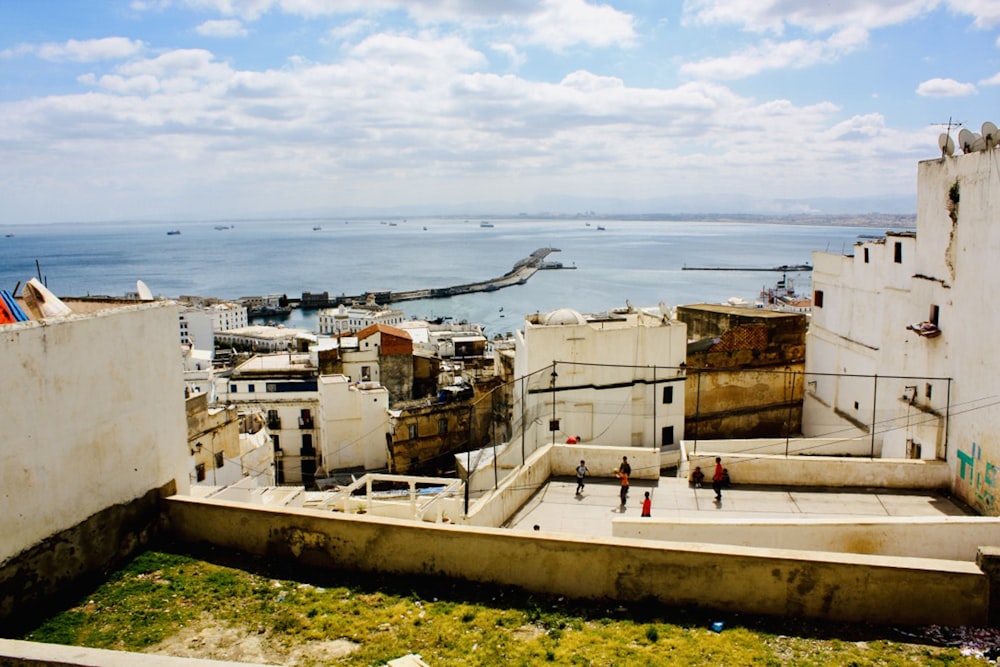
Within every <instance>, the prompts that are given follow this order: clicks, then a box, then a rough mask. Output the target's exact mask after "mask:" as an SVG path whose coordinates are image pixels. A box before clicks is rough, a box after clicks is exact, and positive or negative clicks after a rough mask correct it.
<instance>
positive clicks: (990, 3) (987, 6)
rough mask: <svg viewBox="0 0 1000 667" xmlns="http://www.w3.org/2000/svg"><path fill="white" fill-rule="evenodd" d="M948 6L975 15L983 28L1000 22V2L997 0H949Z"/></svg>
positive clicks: (978, 23) (977, 22)
mask: <svg viewBox="0 0 1000 667" xmlns="http://www.w3.org/2000/svg"><path fill="white" fill-rule="evenodd" d="M948 6H949V7H950V8H951V9H952V11H954V12H957V13H959V14H967V15H969V16H971V17H973V19H975V25H976V27H977V28H979V29H981V30H986V29H989V28H992V27H994V26H996V25H998V24H1000V3H997V2H996V1H995V0H948Z"/></svg>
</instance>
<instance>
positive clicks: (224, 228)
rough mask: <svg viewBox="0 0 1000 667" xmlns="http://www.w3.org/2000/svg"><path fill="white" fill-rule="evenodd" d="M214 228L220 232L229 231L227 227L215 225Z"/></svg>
mask: <svg viewBox="0 0 1000 667" xmlns="http://www.w3.org/2000/svg"><path fill="white" fill-rule="evenodd" d="M215 228H216V229H217V230H218V231H220V232H221V231H223V230H226V229H229V225H216V226H215Z"/></svg>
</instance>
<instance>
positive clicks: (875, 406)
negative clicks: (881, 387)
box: [868, 373, 878, 459]
mask: <svg viewBox="0 0 1000 667" xmlns="http://www.w3.org/2000/svg"><path fill="white" fill-rule="evenodd" d="M877 410H878V373H876V374H875V376H874V378H873V382H872V450H871V453H870V454H869V455H868V458H870V459H873V458H875V413H876V412H877Z"/></svg>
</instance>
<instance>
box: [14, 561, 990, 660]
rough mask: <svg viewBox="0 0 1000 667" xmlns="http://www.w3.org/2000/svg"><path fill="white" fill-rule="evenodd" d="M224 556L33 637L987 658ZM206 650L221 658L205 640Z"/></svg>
mask: <svg viewBox="0 0 1000 667" xmlns="http://www.w3.org/2000/svg"><path fill="white" fill-rule="evenodd" d="M207 555H208V556H212V554H207ZM215 556H218V554H215ZM213 560H214V561H215V562H213ZM219 561H223V562H225V559H224V558H220V557H215V558H213V559H212V560H197V559H195V558H192V557H190V556H187V555H182V554H172V553H166V552H147V553H144V554H142V555H140V556H138V557H137V558H136V559H134V560H133V561H132V562H130V563H129V564H128V565H127V566H126V567H124V568H123V569H122V570H120V571H119V572H117V573H115V574H114V575H113V576H112V577H111V578H110V579H109V580H108V581H107V582H105V583H104V584H103V585H102V586H101V587H100V588H98V589H97V590H96V591H94V592H93V593H92V594H91V595H88V596H87V597H86V599H84V600H81V601H79V603H78V604H77V605H76V606H74V607H73V608H71V609H67V610H65V611H63V612H62V613H59V614H57V615H56V616H54V617H52V618H50V619H49V620H47V621H46V622H45V623H43V624H42V625H41V626H40V627H38V628H37V629H35V630H34V631H33V632H31V633H30V634H29V635H28V636H27V637H25V638H26V639H31V640H34V641H41V642H51V643H58V644H70V645H80V646H92V647H98V648H110V649H118V650H129V651H140V650H149V649H150V648H151V647H153V648H154V649H155V650H157V651H164V650H166V648H165V647H166V646H167V644H165V643H163V642H164V640H168V639H170V638H172V637H175V636H178V635H179V634H180V633H181V632H182V631H183V630H184V629H185V628H200V629H201V630H200V631H201V633H202V634H200V635H199V637H202V636H204V633H206V632H209V631H210V630H212V629H216V628H220V629H222V628H224V629H230V630H231V631H233V632H236V633H237V634H242V635H244V636H250V635H254V636H256V637H258V638H259V639H260V641H261V642H262V643H265V644H267V645H268V646H269V647H270V649H271V650H272V651H273V652H274V656H275V658H274V659H275V660H276V661H281V659H282V657H283V656H285V657H287V655H288V654H289V653H290V652H291V651H292V650H293V649H297V650H299V653H302V649H304V648H308V647H309V646H310V645H313V644H316V645H318V644H321V643H324V642H329V641H330V640H338V639H341V640H348V641H349V642H353V644H352V648H353V652H351V653H349V654H348V655H345V656H343V657H340V658H338V659H337V660H335V661H333V662H334V663H335V664H340V665H383V664H385V663H386V662H387V661H388V660H390V659H393V658H396V657H399V656H401V655H404V654H407V653H418V654H420V655H422V656H423V658H424V660H425V661H427V662H428V663H430V664H432V665H435V667H442V666H444V665H459V664H461V665H496V664H510V665H535V664H545V663H554V664H566V665H591V664H595V665H597V664H600V665H666V664H671V665H675V664H676V665H700V664H725V665H783V664H792V663H794V664H802V665H846V664H856V665H904V664H923V665H955V666H959V667H961V666H964V665H975V664H979V663H978V661H977V660H976V659H975V658H971V657H965V656H962V655H961V654H960V653H959V651H958V650H957V649H954V648H942V647H935V646H925V645H915V644H911V643H904V642H897V641H892V640H891V638H889V637H887V636H886V635H885V634H884V633H883V634H881V635H880V634H879V632H880V631H879V630H878V629H875V628H859V627H856V626H838V627H825V626H820V625H809V624H807V623H806V622H804V621H801V620H799V621H789V620H775V619H758V618H740V617H737V616H735V615H732V614H730V615H727V617H726V624H725V627H726V629H725V630H723V631H722V632H721V633H717V632H713V631H711V629H710V627H711V623H712V621H713V620H716V619H717V618H718V616H719V615H718V614H715V615H713V616H712V617H709V616H707V615H705V614H703V613H699V612H687V611H684V610H678V609H670V608H666V607H662V606H659V605H656V604H655V603H654V602H652V601H643V602H641V603H634V604H630V605H621V604H619V603H617V602H615V603H608V602H603V603H602V602H581V601H572V600H566V599H563V598H549V597H546V596H540V595H533V594H527V593H523V592H518V591H510V590H505V591H500V590H499V589H496V588H493V587H489V586H477V585H473V584H467V583H460V582H455V581H451V580H446V579H434V578H430V577H427V578H419V579H417V578H413V577H395V578H393V577H388V576H379V575H365V576H361V575H350V574H345V573H340V572H312V571H309V572H306V573H303V572H295V573H292V572H289V571H287V570H284V571H280V570H275V569H273V568H270V567H268V566H267V564H266V563H263V562H260V561H251V562H249V563H248V562H246V561H243V562H235V561H234V562H233V563H230V564H228V565H227V564H223V563H222V562H219ZM791 624H795V625H794V627H790V626H791ZM778 629H780V630H781V633H780V634H779V633H777V632H776V630H778ZM282 652H284V653H282ZM305 655H308V652H306V653H305ZM201 657H205V658H215V657H222V656H219V655H214V654H212V652H211V651H210V650H207V651H206V652H205V654H204V655H202V656H201ZM299 664H331V661H329V660H326V659H323V658H321V657H317V658H315V659H313V660H310V659H309V658H308V657H307V658H302V659H300V662H299Z"/></svg>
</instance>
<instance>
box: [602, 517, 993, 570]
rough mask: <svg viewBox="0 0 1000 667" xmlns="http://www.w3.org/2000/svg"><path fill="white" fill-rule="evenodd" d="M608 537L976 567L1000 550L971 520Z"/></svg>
mask: <svg viewBox="0 0 1000 667" xmlns="http://www.w3.org/2000/svg"><path fill="white" fill-rule="evenodd" d="M611 531H612V535H614V536H615V537H627V538H637V539H646V540H661V541H674V542H705V543H708V544H734V545H742V546H755V545H767V546H768V547H774V548H777V549H795V550H805V551H833V552H840V553H853V554H876V555H880V556H908V557H914V558H940V559H944V560H961V561H968V562H970V563H974V562H975V561H976V555H977V553H978V552H979V548H980V547H982V546H994V545H995V546H1000V519H995V518H992V517H975V516H946V517H885V518H877V519H875V518H873V519H858V518H851V519H849V520H835V519H811V518H801V519H795V520H794V521H789V520H785V519H719V518H712V519H711V521H704V520H701V519H673V520H662V519H655V518H653V519H650V518H645V519H635V518H629V519H626V518H622V519H615V520H613V521H612V524H611Z"/></svg>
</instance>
